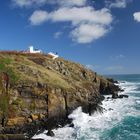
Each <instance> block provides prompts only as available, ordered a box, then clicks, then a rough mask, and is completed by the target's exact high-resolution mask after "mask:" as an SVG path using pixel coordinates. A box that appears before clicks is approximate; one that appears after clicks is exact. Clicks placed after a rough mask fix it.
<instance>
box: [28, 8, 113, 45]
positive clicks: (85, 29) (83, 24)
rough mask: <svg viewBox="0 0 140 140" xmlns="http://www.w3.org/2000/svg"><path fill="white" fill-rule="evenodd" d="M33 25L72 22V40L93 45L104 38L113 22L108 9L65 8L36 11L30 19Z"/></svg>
mask: <svg viewBox="0 0 140 140" xmlns="http://www.w3.org/2000/svg"><path fill="white" fill-rule="evenodd" d="M29 20H30V22H31V24H32V25H40V24H42V23H44V22H47V21H48V20H50V21H52V22H70V23H71V24H72V27H73V30H72V31H71V33H70V36H71V37H72V39H73V40H74V41H76V42H78V43H91V42H92V41H94V40H96V39H99V38H100V37H102V36H104V35H105V34H106V33H107V32H108V31H109V30H110V25H111V23H112V21H113V17H112V15H111V13H110V11H109V10H108V9H106V8H102V9H100V10H95V9H94V8H93V7H90V6H87V7H63V8H59V9H57V10H55V11H52V12H50V13H48V12H47V11H41V10H40V11H35V12H34V13H33V14H32V15H31V17H30V18H29Z"/></svg>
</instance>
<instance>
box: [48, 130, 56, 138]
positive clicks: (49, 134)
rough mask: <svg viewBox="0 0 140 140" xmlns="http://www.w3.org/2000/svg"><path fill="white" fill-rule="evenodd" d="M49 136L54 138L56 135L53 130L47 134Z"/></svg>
mask: <svg viewBox="0 0 140 140" xmlns="http://www.w3.org/2000/svg"><path fill="white" fill-rule="evenodd" d="M46 135H47V136H51V137H54V136H55V134H54V133H53V131H52V130H48V132H47V133H46Z"/></svg>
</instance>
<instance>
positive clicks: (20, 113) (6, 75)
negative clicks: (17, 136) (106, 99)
mask: <svg viewBox="0 0 140 140" xmlns="http://www.w3.org/2000/svg"><path fill="white" fill-rule="evenodd" d="M118 89H119V88H118V87H117V86H115V85H114V83H113V82H112V81H110V80H107V79H105V78H103V77H102V76H100V75H97V74H96V73H95V72H93V71H91V70H88V69H86V68H85V67H84V66H83V65H81V64H77V63H73V62H70V61H66V60H64V59H63V58H57V59H56V60H52V59H51V58H49V57H48V56H46V55H42V54H24V53H17V52H0V127H2V128H5V126H6V127H10V128H13V127H14V128H15V127H17V126H23V125H25V124H32V122H34V121H37V120H42V119H44V118H47V119H51V118H54V117H55V118H64V117H67V116H68V114H70V113H71V112H72V111H73V110H74V109H76V108H77V107H78V106H82V107H83V110H84V111H85V112H90V113H92V112H91V110H96V109H97V108H96V107H97V106H98V103H100V101H101V100H102V95H105V94H112V95H117V92H115V91H118ZM99 109H100V108H99ZM24 132H25V131H23V132H22V131H20V133H24Z"/></svg>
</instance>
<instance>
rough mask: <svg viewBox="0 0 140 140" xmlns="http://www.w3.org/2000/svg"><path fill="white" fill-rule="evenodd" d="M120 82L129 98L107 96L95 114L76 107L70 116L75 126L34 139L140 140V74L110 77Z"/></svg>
mask: <svg viewBox="0 0 140 140" xmlns="http://www.w3.org/2000/svg"><path fill="white" fill-rule="evenodd" d="M110 77H112V78H114V79H116V80H118V81H119V86H120V87H122V88H123V89H124V90H125V91H124V92H122V93H119V94H127V95H129V98H123V99H116V100H112V99H109V100H108V99H107V97H108V96H106V99H105V100H104V101H103V105H102V107H103V108H105V110H104V113H103V114H100V113H98V112H97V113H96V114H93V115H92V116H89V115H88V114H85V113H83V112H82V110H81V108H80V107H79V108H77V109H76V110H75V111H73V113H72V114H71V115H69V118H72V119H73V123H74V128H71V127H68V126H65V127H63V128H59V129H56V130H53V131H54V133H55V137H53V138H52V137H48V136H46V135H45V134H40V135H37V136H35V137H34V138H44V140H140V75H114V76H110Z"/></svg>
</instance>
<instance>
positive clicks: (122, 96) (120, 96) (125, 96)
mask: <svg viewBox="0 0 140 140" xmlns="http://www.w3.org/2000/svg"><path fill="white" fill-rule="evenodd" d="M128 97H129V96H128V95H124V94H121V95H119V96H118V98H128Z"/></svg>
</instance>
